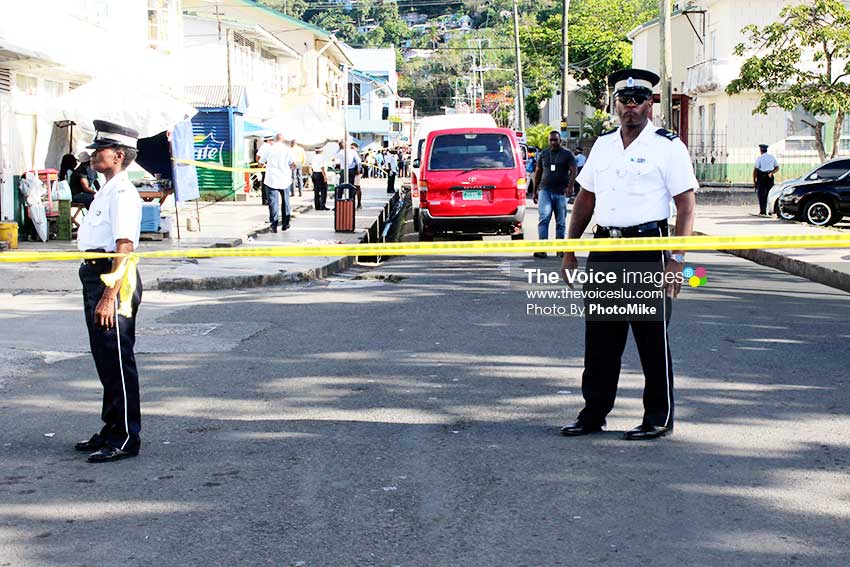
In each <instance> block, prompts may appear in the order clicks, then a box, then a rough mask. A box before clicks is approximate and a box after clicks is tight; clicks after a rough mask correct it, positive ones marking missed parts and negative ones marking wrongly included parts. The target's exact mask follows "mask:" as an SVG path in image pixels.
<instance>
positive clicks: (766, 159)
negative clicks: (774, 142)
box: [755, 154, 779, 172]
mask: <svg viewBox="0 0 850 567" xmlns="http://www.w3.org/2000/svg"><path fill="white" fill-rule="evenodd" d="M777 167H779V162H778V161H776V158H775V157H773V156H772V155H770V154H761V155H760V156H759V157H758V158H756V163H755V168H756V169H758V170H759V171H766V172H770V171H773V170H774V169H776V168H777Z"/></svg>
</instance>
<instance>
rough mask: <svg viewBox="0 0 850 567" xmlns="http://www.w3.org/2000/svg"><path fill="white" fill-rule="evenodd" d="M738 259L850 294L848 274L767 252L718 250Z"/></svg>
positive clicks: (702, 233)
mask: <svg viewBox="0 0 850 567" xmlns="http://www.w3.org/2000/svg"><path fill="white" fill-rule="evenodd" d="M694 235H696V236H711V235H708V234H706V233H704V232H699V231H696V230H695V231H694ZM720 252H725V253H727V254H731V255H733V256H738V257H739V258H744V259H745V260H749V261H751V262H755V263H756V264H760V265H762V266H767V267H768V268H774V269H776V270H780V271H782V272H785V273H788V274H791V275H794V276H800V277H801V278H805V279H807V280H810V281H813V282H815V283H819V284H823V285H826V286H829V287H833V288H835V289H839V290H841V291H846V292H847V293H850V274H848V273H845V272H840V271H838V270H833V269H832V268H827V267H824V266H818V265H817V264H810V263H808V262H804V261H803V260H798V259H796V258H789V257H788V256H783V255H782V254H777V253H776V252H770V251H768V250H720Z"/></svg>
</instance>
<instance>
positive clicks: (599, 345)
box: [561, 69, 698, 440]
mask: <svg viewBox="0 0 850 567" xmlns="http://www.w3.org/2000/svg"><path fill="white" fill-rule="evenodd" d="M658 81H659V78H658V76H657V75H655V74H654V73H651V72H649V71H643V70H638V69H627V70H625V71H620V72H617V73H614V74H612V75H611V76H610V77H609V82H610V83H611V84H612V85H614V87H615V97H616V111H617V115H618V116H619V118H620V128H618V129H616V130H613V131H612V132H609V133H606V134H603V135H602V136H601V137H600V138H599V139H598V140H597V142H596V144H594V146H593V149H592V151H591V153H590V156H589V157H588V159H587V163H586V164H585V166H584V168H583V170H582V172H581V174H580V175H579V176H578V179H577V181H578V182H579V183H580V184H581V186H582V188H583V190H582V191H581V192H580V193H579V195H578V197H577V198H576V202H575V206H574V207H573V214H572V218H571V220H570V228H569V238H580V237H581V235H582V233H584V230H585V228H586V227H587V225H588V223H589V222H590V219H591V216H593V215H595V218H596V222H597V223H598V225H597V227H596V231H595V237H596V238H629V237H653V236H654V237H658V236H667V234H668V227H667V218H668V217H669V216H670V200H671V198H672V199H673V200H674V201H675V204H676V209H677V211H678V212H677V216H676V234H677V235H679V236H689V235H690V234H691V231H692V228H693V219H694V205H695V199H694V191H693V190H694V189H696V188H697V186H698V182H697V180H696V177H694V171H693V165H692V164H691V158H690V156H689V155H688V151H687V148H686V147H685V145H684V144H683V143H682V142H681V141H680V140H679V139H678V138H677V137H676V135H675V134H672V133H670V132H667V131H666V130H663V129H656V128H655V127H653V125H652V124H651V122H650V121H649V118H650V117H651V113H652V87H654V86H655V85H656V84H657V83H658ZM665 256H666V258H665ZM607 262H617V263H620V264H622V263H625V265H627V266H628V265H632V266H635V269H645V266H651V269H652V270H654V273H655V274H657V275H658V276H663V277H664V278H665V280H667V281H670V282H671V283H669V284H667V285H665V286H664V294H663V299H659V300H657V305H658V312H659V316H658V317H656V318H654V319H651V320H636V319H635V318H632V317H630V318H629V320H622V319H620V320H614V321H611V320H605V321H600V320H589V319H586V321H585V355H584V364H585V369H584V374H583V376H582V394H583V395H584V399H585V407H584V409H583V410H582V411H581V413H580V414H579V416H578V419H577V420H576V421H574V422H573V423H570V424H568V425H566V426H565V427H563V428H562V429H561V434H563V435H566V436H575V435H586V434H588V433H595V432H597V431H601V430H602V426H603V425H604V424H605V417H606V416H607V415H608V413H609V412H610V411H611V409H612V408H613V406H614V398H615V396H616V393H617V381H618V378H619V374H620V364H621V359H622V355H623V350H624V349H625V346H626V340H627V338H628V332H629V327H630V326H631V328H632V333H633V334H634V337H635V343H636V344H637V348H638V353H639V354H640V360H641V365H642V366H643V372H644V376H645V379H646V381H645V386H644V396H643V402H644V417H643V422H642V423H641V424H640V425H639V426H637V427H635V428H634V429H631V430H630V431H628V432H627V433H626V438H627V439H633V440H637V439H655V438H657V437H661V436H663V435H666V434H669V433H671V432H672V431H673V368H672V359H671V356H670V349H669V347H668V344H667V340H668V337H667V324H668V322H669V317H670V307H671V302H670V299H671V298H672V297H676V295H678V293H679V288H680V284H677V283H675V282H674V281H672V280H674V278H675V276H677V275H680V274H681V272H682V268H683V267H684V266H683V262H684V251H682V250H674V251H672V253H667V254H665V253H663V252H662V251H661V250H658V251H649V252H592V253H591V254H590V256H589V257H588V260H587V267H588V269H590V268H593V267H594V266H596V267H597V268H599V267H600V266H602V267H603V268H604V266H605V265H606V264H605V263H607ZM577 266H578V263H577V260H576V257H575V254H574V253H573V252H567V253H566V254H565V255H564V261H563V269H564V270H573V269H575V268H576V267H577ZM638 266H640V268H638Z"/></svg>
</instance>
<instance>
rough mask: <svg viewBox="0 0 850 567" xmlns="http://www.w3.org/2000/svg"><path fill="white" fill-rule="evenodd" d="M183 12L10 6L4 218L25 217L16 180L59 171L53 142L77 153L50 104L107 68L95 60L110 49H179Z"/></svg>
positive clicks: (0, 206) (168, 0)
mask: <svg viewBox="0 0 850 567" xmlns="http://www.w3.org/2000/svg"><path fill="white" fill-rule="evenodd" d="M179 15H180V11H179V0H67V1H63V2H55V1H50V0H27V1H26V2H8V3H7V5H5V6H4V8H3V17H2V18H0V219H12V218H15V217H16V216H18V215H19V214H20V213H19V212H18V211H16V210H15V209H16V208H17V207H15V204H14V203H15V201H16V195H15V193H16V191H15V190H14V184H13V176H15V175H20V174H21V173H22V172H24V171H26V170H30V169H44V168H46V167H47V168H50V167H53V168H56V167H58V165H59V164H58V158H56V159H55V160H54V158H53V157H51V158H48V147H49V146H50V142H51V137H55V136H68V138H69V140H68V143H69V149H70V150H71V151H77V150H78V149H79V148H78V147H73V144H71V143H70V130H68V129H66V130H63V131H58V132H57V131H56V130H55V129H54V125H53V124H52V123H51V122H49V121H47V120H46V111H47V108H48V105H49V104H50V103H51V102H52V101H54V100H55V99H57V98H58V97H61V96H62V95H64V94H66V93H68V92H69V91H71V90H72V89H74V88H76V87H78V86H80V85H81V84H83V83H85V82H87V81H88V80H89V79H91V78H92V77H93V76H94V75H95V74H97V73H99V72H102V71H103V70H104V68H103V67H102V66H101V64H100V63H99V62H98V61H97V60H96V59H94V58H93V57H94V56H95V55H96V54H98V53H102V52H103V49H104V47H105V46H121V49H122V50H123V51H124V52H125V53H141V52H144V51H145V50H147V48H148V47H154V48H157V49H160V50H161V51H162V52H163V53H171V52H173V51H175V50H178V49H179V44H180V41H179V26H180V21H179ZM139 80H140V81H144V80H145V77H143V76H140V77H139ZM129 87H130V88H131V87H132V85H129ZM89 127H90V126H89ZM54 161H55V163H54ZM19 220H20V219H19Z"/></svg>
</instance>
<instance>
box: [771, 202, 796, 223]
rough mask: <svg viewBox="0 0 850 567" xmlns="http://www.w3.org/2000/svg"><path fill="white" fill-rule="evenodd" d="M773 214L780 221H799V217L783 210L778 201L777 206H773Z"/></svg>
mask: <svg viewBox="0 0 850 567" xmlns="http://www.w3.org/2000/svg"><path fill="white" fill-rule="evenodd" d="M773 212H774V213H775V214H776V218H778V219H782V220H787V221H792V220H797V215H795V214H792V213H789V212H787V211H784V210H782V207H780V206H779V201H776V204H774V205H773Z"/></svg>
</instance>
